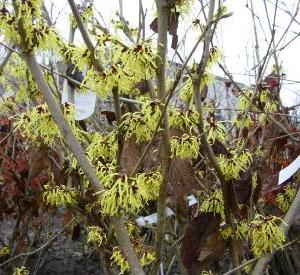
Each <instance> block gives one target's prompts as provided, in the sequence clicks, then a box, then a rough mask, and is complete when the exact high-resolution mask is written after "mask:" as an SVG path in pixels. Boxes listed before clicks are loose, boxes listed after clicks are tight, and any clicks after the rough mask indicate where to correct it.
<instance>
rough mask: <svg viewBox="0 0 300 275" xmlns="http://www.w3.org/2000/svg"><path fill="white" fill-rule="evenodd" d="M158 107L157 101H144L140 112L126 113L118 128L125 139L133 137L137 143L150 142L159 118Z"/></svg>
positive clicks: (159, 111) (159, 105)
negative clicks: (122, 132)
mask: <svg viewBox="0 0 300 275" xmlns="http://www.w3.org/2000/svg"><path fill="white" fill-rule="evenodd" d="M160 107H161V104H160V103H159V102H158V101H149V100H146V101H145V103H143V105H142V109H141V112H135V113H126V114H125V115H124V116H123V120H124V121H123V123H122V124H121V126H120V127H121V129H122V130H123V131H124V133H125V138H126V139H129V138H130V137H133V136H134V137H135V138H136V140H137V141H138V142H143V141H148V140H150V138H151V137H152V135H153V133H154V130H155V128H156V126H157V123H158V120H159V118H160V116H161V108H160Z"/></svg>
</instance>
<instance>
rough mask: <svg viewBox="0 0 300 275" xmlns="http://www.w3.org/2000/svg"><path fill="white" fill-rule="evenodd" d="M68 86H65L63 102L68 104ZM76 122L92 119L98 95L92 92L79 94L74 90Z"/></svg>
mask: <svg viewBox="0 0 300 275" xmlns="http://www.w3.org/2000/svg"><path fill="white" fill-rule="evenodd" d="M67 85H68V84H66V85H64V89H63V93H62V98H61V101H62V103H65V102H68V87H67ZM74 106H75V120H83V119H86V118H88V117H90V116H91V115H92V114H93V113H94V111H95V106H96V94H95V93H94V92H92V91H84V92H78V91H76V89H74Z"/></svg>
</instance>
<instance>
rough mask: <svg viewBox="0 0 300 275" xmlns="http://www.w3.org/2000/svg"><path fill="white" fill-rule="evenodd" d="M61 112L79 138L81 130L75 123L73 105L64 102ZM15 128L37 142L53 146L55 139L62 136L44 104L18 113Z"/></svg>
mask: <svg viewBox="0 0 300 275" xmlns="http://www.w3.org/2000/svg"><path fill="white" fill-rule="evenodd" d="M63 113H64V116H65V118H66V120H67V121H68V123H69V124H70V126H71V127H72V130H73V132H74V134H75V136H76V137H77V138H78V139H79V140H81V138H82V130H80V129H79V128H78V127H76V125H75V121H74V119H73V117H74V109H73V106H72V105H71V104H69V103H65V104H64V105H63ZM16 129H19V130H20V131H21V132H22V133H23V134H24V135H25V136H27V137H29V138H30V139H32V140H33V141H35V142H37V143H38V142H40V140H42V141H43V142H44V143H45V144H47V145H49V146H53V145H54V144H55V142H56V141H57V139H61V138H62V134H61V133H60V131H59V129H58V127H57V125H56V123H55V122H54V120H53V119H52V115H51V113H50V111H49V108H48V106H47V105H46V104H41V105H38V106H36V107H34V108H33V109H32V110H30V111H28V112H27V113H23V114H22V115H20V117H19V119H18V120H17V121H16Z"/></svg>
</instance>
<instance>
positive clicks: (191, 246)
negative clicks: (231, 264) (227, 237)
mask: <svg viewBox="0 0 300 275" xmlns="http://www.w3.org/2000/svg"><path fill="white" fill-rule="evenodd" d="M220 222H221V217H220V215H215V214H213V213H202V214H200V215H199V216H198V217H196V218H194V219H193V220H192V221H191V222H190V224H189V226H188V227H187V229H186V231H185V234H184V236H183V240H182V244H181V254H182V260H183V264H184V266H185V268H186V269H187V270H188V272H189V274H191V275H194V274H195V275H196V274H199V269H200V268H202V267H204V266H205V265H208V264H210V263H211V262H213V261H215V260H216V259H217V258H218V257H219V256H220V255H222V253H223V252H224V250H225V247H226V244H225V242H224V241H223V240H222V239H221V238H220V236H219V232H218V229H219V225H220Z"/></svg>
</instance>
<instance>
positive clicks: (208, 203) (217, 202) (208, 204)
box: [199, 189, 224, 217]
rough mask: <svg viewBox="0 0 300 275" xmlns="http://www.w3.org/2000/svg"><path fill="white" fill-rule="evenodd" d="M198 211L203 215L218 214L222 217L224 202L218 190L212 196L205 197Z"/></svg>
mask: <svg viewBox="0 0 300 275" xmlns="http://www.w3.org/2000/svg"><path fill="white" fill-rule="evenodd" d="M199 210H200V211H201V212H205V213H206V212H213V213H218V214H220V215H221V216H222V217H224V201H223V196H222V191H221V190H220V189H217V190H215V191H214V192H213V193H212V194H209V195H208V196H206V198H205V199H204V201H203V202H202V203H201V205H200V208H199Z"/></svg>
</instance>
